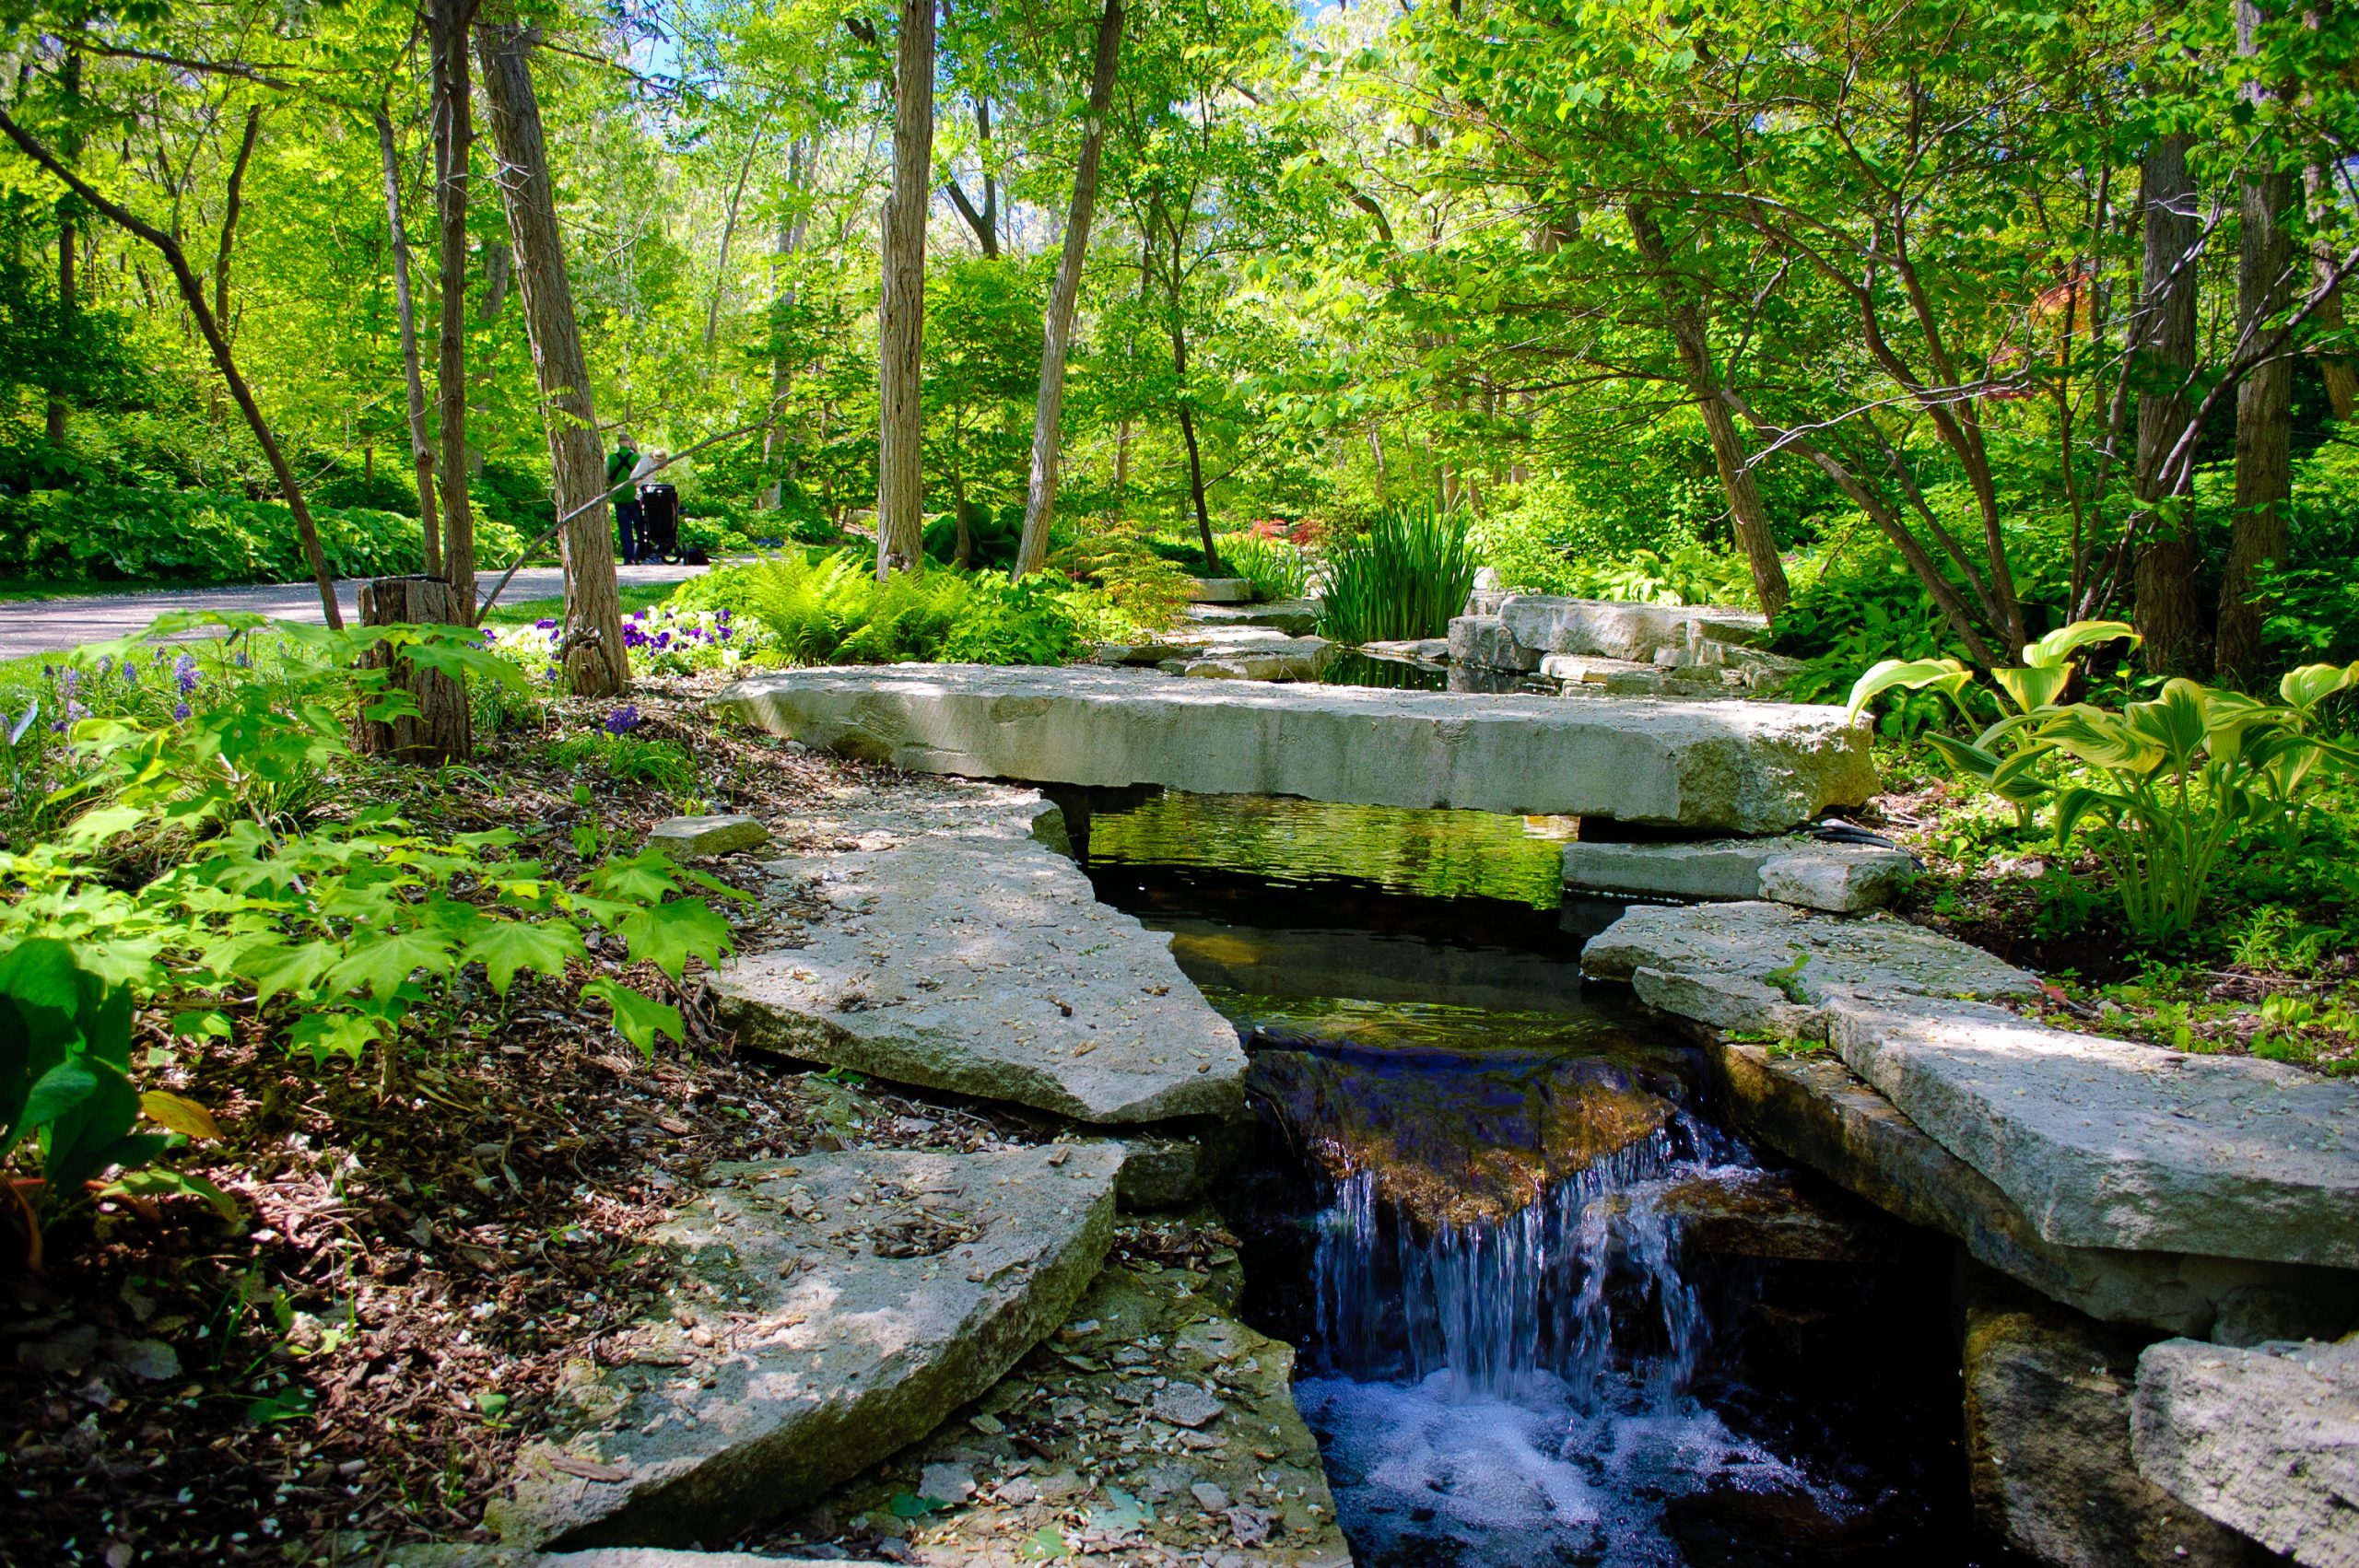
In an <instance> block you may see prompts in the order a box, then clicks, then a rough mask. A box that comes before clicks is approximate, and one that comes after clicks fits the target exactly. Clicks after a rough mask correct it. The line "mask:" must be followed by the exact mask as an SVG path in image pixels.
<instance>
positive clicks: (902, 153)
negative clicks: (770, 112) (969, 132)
mask: <svg viewBox="0 0 2359 1568" xmlns="http://www.w3.org/2000/svg"><path fill="white" fill-rule="evenodd" d="M933 3H934V0H901V7H900V13H901V15H900V27H899V30H898V32H897V33H896V34H895V35H894V48H893V54H894V62H893V76H892V81H893V193H892V194H891V195H890V196H889V197H887V198H886V204H885V233H884V245H883V252H882V261H881V265H880V268H879V278H878V283H879V293H878V299H877V307H876V364H877V438H876V577H877V580H878V581H880V582H881V581H883V580H885V579H886V578H889V577H890V576H892V574H893V573H894V572H895V571H896V570H908V571H918V570H921V569H922V568H923V566H924V562H925V549H924V545H923V544H922V538H923V534H924V531H925V474H924V462H925V456H924V446H925V430H924V420H925V415H924V407H923V396H924V393H923V379H924V365H923V360H924V354H925V217H926V206H927V199H928V197H929V196H930V195H931V194H932V193H933Z"/></svg>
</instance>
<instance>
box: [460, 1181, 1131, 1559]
mask: <svg viewBox="0 0 2359 1568" xmlns="http://www.w3.org/2000/svg"><path fill="white" fill-rule="evenodd" d="M1120 1165H1121V1151H1120V1150H1119V1149H1117V1148H1115V1147H1113V1146H1111V1145H1102V1144H1101V1145H1091V1146H1083V1147H1077V1148H1074V1147H1061V1148H1057V1149H1053V1150H1052V1149H1048V1148H1036V1149H1015V1150H1006V1151H1001V1152H994V1153H980V1154H910V1153H886V1152H882V1151H863V1152H858V1153H835V1154H813V1155H805V1156H803V1157H801V1158H799V1159H797V1160H795V1161H792V1162H791V1163H790V1162H784V1161H764V1162H760V1163H757V1164H745V1165H734V1166H722V1167H719V1168H718V1169H717V1171H716V1173H715V1176H716V1182H717V1185H716V1186H715V1187H714V1188H712V1189H711V1190H710V1192H709V1193H708V1194H707V1195H706V1196H705V1197H703V1198H701V1199H698V1200H697V1201H696V1202H694V1203H692V1204H690V1205H689V1206H688V1207H687V1209H686V1210H684V1211H682V1212H681V1213H680V1214H679V1215H678V1216H677V1217H676V1218H675V1219H674V1220H673V1221H671V1222H670V1223H667V1224H666V1225H664V1226H663V1228H662V1229H660V1230H659V1231H657V1232H656V1233H655V1237H654V1240H655V1243H656V1245H658V1246H664V1247H667V1248H672V1249H675V1250H677V1251H678V1252H679V1253H680V1254H681V1257H682V1261H683V1263H684V1266H685V1272H684V1274H683V1277H682V1279H681V1281H680V1282H679V1283H678V1284H677V1285H676V1286H675V1288H674V1291H673V1293H672V1295H671V1299H670V1300H669V1301H668V1302H667V1303H665V1304H664V1305H663V1308H662V1310H660V1311H659V1312H656V1313H653V1314H651V1316H648V1317H646V1318H644V1319H642V1320H641V1321H640V1323H639V1324H638V1325H636V1326H635V1327H633V1328H629V1329H627V1330H625V1331H624V1332H623V1333H621V1334H619V1335H616V1336H614V1337H612V1338H610V1339H609V1340H606V1341H605V1343H604V1354H603V1355H602V1357H601V1362H600V1363H599V1364H596V1365H592V1364H588V1363H577V1365H576V1366H574V1367H573V1368H571V1369H569V1375H568V1377H567V1379H566V1381H565V1383H564V1385H563V1386H562V1387H561V1389H560V1392H559V1396H558V1406H557V1410H558V1416H557V1427H556V1430H554V1431H552V1432H551V1433H548V1434H547V1435H546V1436H544V1437H542V1438H541V1439H539V1440H538V1441H536V1442H534V1444H533V1445H531V1446H529V1447H528V1448H526V1449H525V1451H524V1453H523V1455H522V1458H521V1460H520V1461H519V1464H518V1467H517V1474H516V1480H515V1485H514V1489H513V1495H512V1497H511V1499H509V1500H506V1501H502V1502H498V1503H495V1504H493V1505H492V1509H491V1511H490V1514H489V1516H488V1517H489V1522H490V1523H491V1524H492V1525H493V1526H494V1527H495V1528H497V1529H498V1530H499V1534H500V1535H501V1536H502V1537H503V1538H504V1539H507V1540H508V1541H510V1542H511V1543H513V1544H517V1545H522V1546H544V1545H546V1546H555V1547H560V1548H572V1547H581V1546H600V1545H616V1544H640V1545H649V1544H651V1545H665V1546H676V1545H685V1544H689V1543H693V1542H696V1541H699V1540H710V1539H729V1538H732V1537H734V1536H735V1535H737V1534H739V1533H740V1532H742V1531H743V1530H744V1529H745V1528H746V1527H748V1526H751V1525H754V1524H757V1523H758V1522H760V1521H761V1520H763V1519H766V1518H768V1517H769V1516H771V1515H775V1514H777V1513H779V1512H780V1511H782V1510H784V1509H787V1508H791V1507H793V1506H795V1505H797V1504H801V1503H804V1502H806V1501H808V1500H809V1499H810V1498H812V1497H814V1496H816V1494H817V1493H818V1492H821V1491H822V1490H824V1489H825V1488H827V1487H828V1486H831V1485H833V1484H835V1483H836V1482H838V1481H840V1480H843V1479H844V1478H845V1477H846V1476H848V1475H851V1474H852V1473H853V1472H855V1471H857V1470H859V1469H862V1468H863V1467H864V1466H867V1465H870V1464H874V1462H875V1461H876V1460H878V1459H880V1458H882V1457H885V1456H886V1455H887V1454H889V1453H891V1452H892V1451H893V1450H894V1449H895V1448H898V1447H899V1446H900V1445H902V1444H905V1443H907V1442H910V1440H911V1439H913V1438H915V1437H917V1436H919V1435H920V1434H921V1433H924V1432H926V1431H928V1430H930V1429H931V1428H932V1427H933V1425H934V1424H935V1423H936V1422H939V1421H940V1420H941V1419H942V1418H943V1416H944V1415H945V1414H946V1413H947V1412H948V1411H949V1410H951V1409H952V1408H953V1407H955V1406H957V1405H958V1404H959V1403H961V1402H963V1401H965V1400H967V1399H969V1398H974V1397H975V1395H976V1394H978V1393H980V1391H981V1390H983V1389H984V1388H986V1387H990V1385H991V1384H992V1382H993V1381H995V1380H996V1379H997V1378H998V1377H1000V1376H1001V1375H1002V1374H1003V1373H1004V1372H1005V1371H1006V1370H1007V1368H1008V1367H1009V1365H1010V1364H1012V1363H1014V1362H1015V1360H1016V1358H1017V1357H1019V1356H1021V1355H1022V1354H1023V1353H1024V1352H1026V1351H1027V1349H1029V1348H1030V1347H1031V1346H1032V1345H1033V1344H1035V1343H1037V1342H1038V1341H1039V1340H1040V1338H1041V1337H1042V1336H1043V1335H1045V1334H1046V1333H1047V1332H1048V1331H1049V1330H1050V1328H1053V1327H1054V1326H1055V1325H1056V1324H1057V1323H1059V1322H1061V1321H1062V1320H1063V1316H1064V1314H1065V1312H1066V1310H1067V1309H1068V1308H1069V1307H1070V1306H1071V1305H1072V1304H1073V1302H1074V1300H1075V1299H1076V1298H1077V1297H1078V1296H1079V1295H1080V1294H1081V1293H1082V1291H1083V1290H1084V1289H1085V1288H1086V1286H1087V1284H1088V1282H1089V1280H1090V1279H1091V1277H1092V1276H1093V1275H1094V1274H1096V1272H1097V1269H1098V1266H1099V1264H1100V1263H1101V1262H1102V1261H1103V1259H1104V1258H1105V1256H1106V1248H1107V1245H1108V1242H1109V1238H1110V1237H1111V1235H1112V1233H1113V1209H1114V1180H1115V1174H1116V1172H1117V1170H1118V1169H1119V1167H1120Z"/></svg>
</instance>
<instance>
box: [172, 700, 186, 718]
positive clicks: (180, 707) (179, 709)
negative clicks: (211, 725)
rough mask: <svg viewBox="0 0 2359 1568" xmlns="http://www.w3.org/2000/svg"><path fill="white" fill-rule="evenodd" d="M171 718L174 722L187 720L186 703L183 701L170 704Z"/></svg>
mask: <svg viewBox="0 0 2359 1568" xmlns="http://www.w3.org/2000/svg"><path fill="white" fill-rule="evenodd" d="M172 719H173V721H174V722H175V723H185V722H186V721H187V720H188V704H186V703H184V702H176V703H174V704H172Z"/></svg>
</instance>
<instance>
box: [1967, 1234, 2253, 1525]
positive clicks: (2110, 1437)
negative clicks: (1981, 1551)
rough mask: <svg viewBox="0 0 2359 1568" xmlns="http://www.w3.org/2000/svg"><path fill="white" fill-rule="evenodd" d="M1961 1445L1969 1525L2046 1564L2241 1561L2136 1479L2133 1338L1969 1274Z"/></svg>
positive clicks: (2193, 1516) (2192, 1517) (2190, 1512)
mask: <svg viewBox="0 0 2359 1568" xmlns="http://www.w3.org/2000/svg"><path fill="white" fill-rule="evenodd" d="M1964 1349H1965V1358H1964V1359H1965V1371H1966V1478H1967V1491H1968V1495H1969V1496H1970V1497H1971V1498H1972V1500H1973V1505H1974V1517H1975V1522H1976V1523H1977V1524H1978V1525H1979V1526H1981V1527H1983V1528H1984V1529H1985V1530H1987V1531H1989V1533H1990V1534H1991V1535H1993V1536H1996V1537H1998V1538H1999V1539H2002V1540H2004V1541H2005V1542H2007V1544H2008V1545H2010V1546H2013V1547H2014V1548H2015V1549H2016V1550H2019V1551H2022V1552H2024V1553H2025V1554H2026V1555H2027V1556H2029V1557H2031V1558H2033V1559H2035V1560H2036V1561H2037V1562H2044V1563H2050V1564H2053V1565H2054V1568H2118V1565H2122V1564H2130V1563H2142V1562H2171V1563H2185V1564H2188V1565H2189V1568H2245V1564H2246V1563H2247V1562H2248V1561H2249V1559H2248V1545H2247V1543H2246V1541H2245V1539H2244V1538H2243V1537H2242V1536H2240V1535H2238V1534H2237V1533H2236V1531H2234V1530H2232V1529H2229V1528H2227V1527H2224V1526H2222V1525H2220V1524H2218V1523H2215V1522H2214V1521H2212V1519H2209V1518H2207V1517H2205V1516H2204V1515H2201V1514H2200V1513H2198V1512H2196V1511H2195V1510H2194V1509H2192V1508H2190V1507H2189V1506H2188V1505H2187V1504H2184V1503H2182V1502H2180V1501H2179V1500H2178V1499H2177V1498H2176V1497H2173V1496H2172V1495H2171V1494H2170V1493H2169V1492H2165V1491H2164V1490H2163V1489H2162V1488H2161V1487H2159V1486H2156V1485H2155V1484H2154V1482H2153V1481H2150V1480H2147V1479H2146V1478H2145V1477H2144V1476H2142V1475H2141V1474H2139V1472H2138V1467H2137V1465H2136V1464H2135V1463H2134V1462H2133V1461H2132V1459H2131V1457H2130V1390H2131V1387H2132V1386H2133V1383H2134V1381H2135V1378H2136V1375H2137V1367H2138V1351H2139V1340H2137V1339H2136V1338H2135V1337H2132V1336H2130V1335H2125V1334H2123V1333H2122V1332H2121V1331H2120V1330H2118V1329H2110V1328H2105V1327H2103V1326H2102V1325H2099V1324H2096V1323H2092V1322H2090V1321H2089V1320H2088V1319H2087V1318H2085V1317H2083V1316H2081V1315H2080V1314H2079V1313H2076V1312H2071V1311H2068V1310H2066V1309H2065V1308H2063V1307H2060V1306H2057V1305H2054V1304H2052V1303H2049V1302H2045V1301H2041V1300H2039V1299H2038V1298H2037V1297H2036V1296H2032V1295H2030V1294H2029V1293H2026V1292H2023V1291H2020V1290H2017V1289H2015V1288H2014V1287H2013V1286H2011V1285H2009V1284H2007V1283H2006V1282H2005V1281H2001V1280H1999V1279H1997V1278H1996V1277H1995V1276H1993V1275H1990V1274H1989V1273H1988V1272H1986V1271H1983V1270H1974V1271H1973V1274H1972V1276H1970V1278H1969V1280H1968V1283H1967V1288H1966V1334H1965V1346H1964Z"/></svg>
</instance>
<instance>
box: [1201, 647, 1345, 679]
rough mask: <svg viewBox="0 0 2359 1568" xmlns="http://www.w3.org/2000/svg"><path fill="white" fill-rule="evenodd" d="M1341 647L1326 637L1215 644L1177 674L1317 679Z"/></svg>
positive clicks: (1216, 676) (1217, 676)
mask: <svg viewBox="0 0 2359 1568" xmlns="http://www.w3.org/2000/svg"><path fill="white" fill-rule="evenodd" d="M1340 651H1341V650H1340V649H1337V648H1336V646H1335V645H1334V644H1333V643H1332V642H1330V641H1328V640H1327V639H1326V638H1323V637H1295V638H1277V639H1275V640H1273V641H1271V642H1266V643H1254V644H1250V645H1247V646H1245V647H1240V648H1223V647H1218V646H1215V647H1214V648H1212V649H1208V650H1206V651H1204V652H1202V653H1198V654H1197V655H1195V656H1194V657H1192V658H1189V659H1185V660H1183V661H1180V664H1179V665H1178V667H1177V668H1176V669H1174V668H1173V666H1171V665H1169V664H1166V665H1165V666H1164V668H1165V669H1167V670H1172V671H1173V673H1176V674H1181V675H1197V676H1204V677H1209V678H1211V679H1213V680H1219V681H1315V680H1317V679H1318V678H1319V677H1320V674H1321V673H1324V672H1325V670H1326V668H1327V666H1328V665H1330V664H1332V663H1333V662H1334V661H1335V657H1336V655H1337V653H1339V652H1340Z"/></svg>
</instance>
